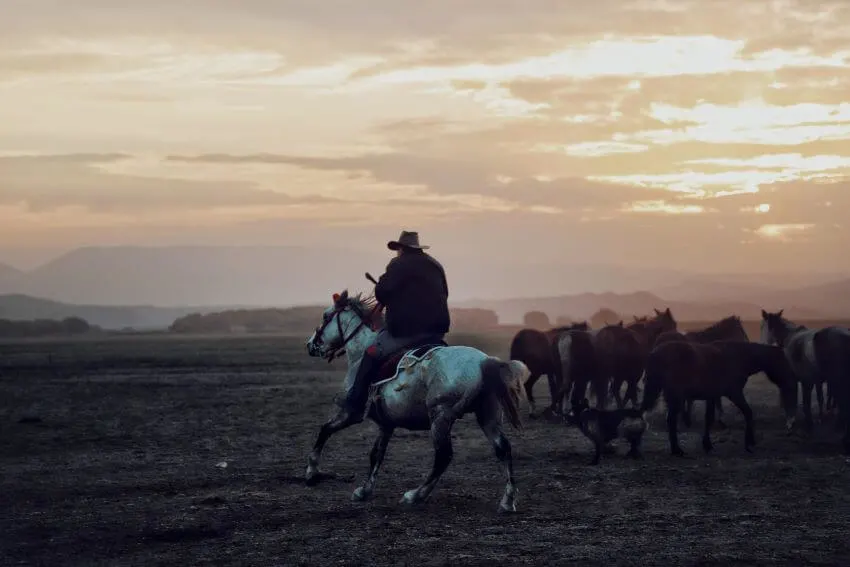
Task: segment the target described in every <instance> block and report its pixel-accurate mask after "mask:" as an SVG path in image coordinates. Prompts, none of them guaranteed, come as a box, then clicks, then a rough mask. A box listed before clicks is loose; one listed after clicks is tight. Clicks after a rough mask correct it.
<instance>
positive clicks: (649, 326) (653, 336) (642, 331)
mask: <svg viewBox="0 0 850 567" xmlns="http://www.w3.org/2000/svg"><path fill="white" fill-rule="evenodd" d="M654 311H655V317H653V318H652V319H650V318H649V317H646V316H643V317H634V321H633V322H632V323H629V324H628V325H626V328H627V329H629V330H632V331H634V332H636V333H637V334H638V336H639V337H640V339H641V342H642V343H643V347H644V349H645V350H646V353H647V355H648V354H649V351H650V350H652V347H654V346H655V343H656V342H657V341H658V337H659V336H661V335H662V334H663V333H667V332H676V331H677V329H678V324H677V323H676V319H675V318H674V317H673V313H672V312H671V311H670V308H669V307H668V308H667V309H665V310H664V311H659V310H658V309H655V310H654Z"/></svg>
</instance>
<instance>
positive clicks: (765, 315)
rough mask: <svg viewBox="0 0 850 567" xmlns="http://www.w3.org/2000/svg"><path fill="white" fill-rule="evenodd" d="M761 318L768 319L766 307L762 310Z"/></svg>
mask: <svg viewBox="0 0 850 567" xmlns="http://www.w3.org/2000/svg"><path fill="white" fill-rule="evenodd" d="M761 318H762V319H767V311H765V310H764V309H762V310H761Z"/></svg>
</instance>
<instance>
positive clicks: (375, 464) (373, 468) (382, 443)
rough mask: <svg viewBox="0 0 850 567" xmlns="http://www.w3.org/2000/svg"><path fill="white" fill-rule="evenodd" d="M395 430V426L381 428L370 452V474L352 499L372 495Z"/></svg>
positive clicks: (367, 497)
mask: <svg viewBox="0 0 850 567" xmlns="http://www.w3.org/2000/svg"><path fill="white" fill-rule="evenodd" d="M393 431H394V428H393V427H381V428H380V431H379V432H378V437H376V438H375V443H374V445H372V451H371V452H370V453H369V476H367V477H366V482H364V483H363V486H361V487H359V488H357V489H355V490H354V494H352V495H351V498H352V500H359V501H363V500H368V499H369V498H371V497H372V493H373V492H374V490H375V484H376V483H377V482H378V471H379V470H380V469H381V464H382V463H383V462H384V456H385V455H386V454H387V446H388V445H389V444H390V439H392V436H393Z"/></svg>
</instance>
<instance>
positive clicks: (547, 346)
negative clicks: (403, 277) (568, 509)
mask: <svg viewBox="0 0 850 567" xmlns="http://www.w3.org/2000/svg"><path fill="white" fill-rule="evenodd" d="M510 358H511V359H516V360H521V361H523V362H524V363H525V364H526V366H527V367H528V369H529V373H530V375H529V378H528V380H527V381H526V382H525V392H526V397H527V399H528V401H529V405H530V406H531V414H530V417H536V416H537V415H538V414H537V413H536V411H535V410H536V403H535V399H534V394H533V392H532V388H533V387H534V384H535V383H536V382H537V380H538V379H539V378H540V377H541V376H542V375H544V374H545V375H546V376H547V378H548V381H549V391H550V395H551V404H550V405H549V407H547V408H545V410H544V413H549V414H564V402H565V400H566V398H567V396H569V397H570V402H571V404H570V405H571V407H572V408H573V411H576V409H577V408H580V407H581V402H582V399H583V397H584V396H585V395H586V393H587V390H588V388H589V389H590V394H591V395H593V396H595V398H596V408H597V409H600V410H602V409H605V407H606V405H607V399H608V397H609V395H610V396H611V397H613V399H614V401H615V403H616V405H617V407H618V408H624V407H625V405H626V404H627V403H629V402H630V403H631V404H632V407H634V408H639V409H640V411H641V412H642V413H645V412H648V411H651V410H652V409H654V408H655V406H656V405H657V403H658V399H659V397H660V395H661V394H663V395H664V398H665V401H666V404H667V429H668V434H669V437H670V450H671V453H672V454H673V455H677V456H682V455H684V452H683V451H682V448H681V446H680V445H679V441H678V421H679V417H680V416H681V418H682V422H683V423H684V425H685V426H687V427H690V425H691V410H692V406H693V402H694V401H695V400H704V401H705V405H706V408H705V409H706V414H705V422H704V427H705V429H704V433H703V447H704V449H705V450H706V451H710V450H711V448H712V443H711V439H710V436H709V431H710V429H711V427H712V425H713V424H714V422H715V416H716V418H717V424H718V426H720V427H726V426H725V424H724V423H723V406H722V402H721V400H722V398H724V397H725V398H728V399H729V400H730V401H731V402H732V403H733V404H734V405H735V406H737V407H738V409H739V410H740V411H741V413H742V414H743V416H744V419H745V422H746V427H745V447H746V449H747V450H751V448H752V446H753V445H754V444H755V440H754V437H755V436H754V432H753V412H752V409H751V408H750V406H749V404H748V403H747V400H746V398H745V397H744V393H743V392H744V386H745V385H746V383H747V380H748V378H749V377H750V376H751V375H753V374H756V373H758V372H763V373H764V374H765V375H766V376H767V377H768V379H769V380H770V381H771V382H773V383H774V384H776V386H777V387H778V389H779V392H780V403H781V405H782V407H783V409H784V410H785V412H786V426H787V428H788V429H791V428H792V427H793V425H794V423H795V419H796V412H797V405H798V403H797V395H798V384H800V385H801V386H802V394H803V404H802V405H803V414H804V418H805V422H804V424H805V429H806V431H807V432H810V431H811V429H812V414H811V395H812V389H815V390H816V392H817V398H818V404H819V410H820V416H821V418H823V416H824V386H826V387H827V388H828V398H827V404H826V409H827V410H828V411H829V410H832V409H834V408H835V406H836V404H837V405H838V408H839V415H838V419H837V420H836V425H837V426H839V427H840V426H843V427H844V429H845V431H844V439H843V445H844V451H845V453H848V454H850V420H847V419H846V418H847V416H848V412H850V400H848V394H850V331H848V330H847V329H846V328H843V327H826V328H823V329H808V328H806V327H805V326H802V325H797V324H795V323H793V322H791V321H789V320H788V319H785V318H784V317H783V312H782V311H779V312H777V313H768V312H766V311H762V321H761V336H760V342H757V343H756V342H750V340H749V337H748V336H747V333H746V331H745V330H744V326H743V324H742V323H741V319H740V318H739V317H737V316H730V317H726V318H724V319H722V320H720V321H718V322H716V323H714V324H713V325H710V326H709V327H707V328H705V329H702V330H698V331H691V332H686V333H682V332H680V331H679V330H678V325H677V322H676V320H675V318H674V317H673V314H672V313H671V311H670V309H669V308H668V309H666V310H664V311H659V310H655V315H654V317H652V318H649V317H635V318H634V321H633V322H631V323H629V324H624V323H623V321H620V322H619V323H617V324H612V325H606V326H603V327H601V328H599V329H595V330H591V329H590V328H589V326H588V325H587V323H586V322H580V323H575V324H573V325H570V326H566V327H557V328H554V329H550V330H548V331H538V330H535V329H522V330H521V331H519V332H518V333H517V334H516V335H515V336H514V338H513V341H512V342H511V351H510ZM641 380H643V382H644V397H643V400H642V402H640V403H639V402H638V386H639V384H640V382H641ZM623 385H625V386H626V391H625V395H622V388H623Z"/></svg>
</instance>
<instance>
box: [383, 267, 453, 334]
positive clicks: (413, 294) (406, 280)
mask: <svg viewBox="0 0 850 567" xmlns="http://www.w3.org/2000/svg"><path fill="white" fill-rule="evenodd" d="M448 295H449V290H448V285H447V283H446V275H445V272H444V270H443V267H442V265H440V263H439V262H438V261H437V260H435V259H434V258H433V257H431V256H430V255H428V254H426V253H425V252H406V253H404V254H402V255H401V256H399V257H397V258H393V259H392V260H391V261H390V263H389V264H388V265H387V269H386V272H385V273H384V275H383V276H381V279H380V280H379V281H378V285H376V286H375V298H376V299H377V300H378V301H379V302H380V303H381V304H382V305H384V306H385V307H386V315H385V318H386V325H387V330H388V331H389V332H390V333H391V334H392V335H393V336H396V337H409V336H414V335H418V334H425V333H432V334H437V335H442V334H445V333H447V332H448V331H449V326H450V325H451V318H450V315H449V308H448Z"/></svg>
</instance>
